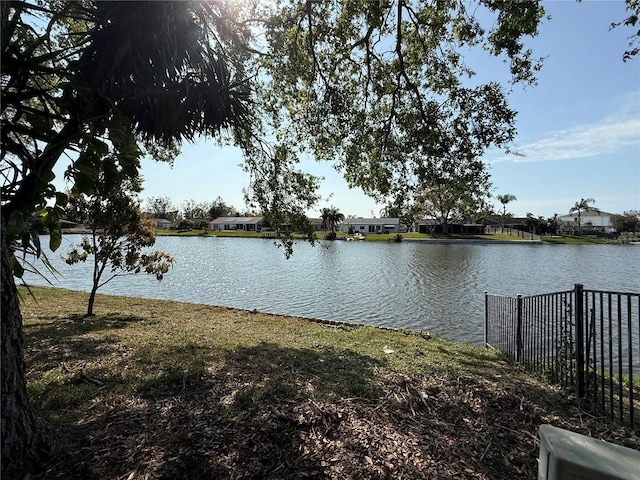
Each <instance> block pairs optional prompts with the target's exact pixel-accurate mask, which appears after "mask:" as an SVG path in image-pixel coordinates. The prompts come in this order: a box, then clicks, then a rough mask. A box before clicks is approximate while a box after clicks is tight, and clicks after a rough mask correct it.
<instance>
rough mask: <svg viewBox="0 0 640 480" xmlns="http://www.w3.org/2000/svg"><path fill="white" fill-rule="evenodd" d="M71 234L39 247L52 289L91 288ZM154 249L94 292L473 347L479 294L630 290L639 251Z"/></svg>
mask: <svg viewBox="0 0 640 480" xmlns="http://www.w3.org/2000/svg"><path fill="white" fill-rule="evenodd" d="M80 238H81V237H80V236H79V235H67V236H65V237H64V239H63V244H62V246H61V247H60V249H59V250H58V251H57V252H55V253H49V254H48V257H49V260H50V261H51V262H52V263H53V264H54V265H55V266H56V268H57V269H58V271H59V272H60V276H59V278H57V279H51V282H52V284H53V285H54V286H59V287H63V288H68V289H72V290H85V291H88V290H90V288H91V265H90V264H89V263H87V264H81V265H74V266H68V265H66V264H65V263H64V261H63V260H62V258H61V256H62V255H64V254H66V252H67V251H68V250H69V249H70V245H71V244H72V243H77V242H79V241H80ZM47 240H48V239H43V244H46V243H47ZM154 248H157V249H160V250H162V251H165V252H167V253H169V254H170V255H172V256H173V257H174V258H175V259H176V263H175V266H174V268H173V269H172V270H170V271H169V273H168V274H167V275H166V276H165V278H164V280H163V281H162V282H158V281H157V280H155V277H152V276H148V275H138V276H129V277H121V278H116V279H114V280H113V281H111V282H110V283H108V284H107V285H105V286H104V287H102V288H101V289H100V290H99V293H110V294H117V295H127V296H136V297H146V298H157V299H170V300H179V301H185V302H194V303H204V304H211V305H223V306H229V307H237V308H243V309H250V310H253V309H257V310H259V311H264V312H271V313H278V314H286V315H295V316H302V317H312V318H321V319H326V320H337V321H345V322H354V323H367V324H372V325H379V326H386V327H396V328H411V329H416V330H424V331H429V332H431V333H433V334H435V335H438V336H442V337H445V338H448V339H450V340H454V341H459V342H466V343H471V344H481V343H482V341H483V331H484V330H483V322H484V318H483V315H484V292H485V291H488V292H489V293H495V294H509V295H512V294H513V295H515V294H518V293H521V294H523V295H533V294H540V293H550V292H555V291H562V290H570V289H571V288H573V286H574V284H575V283H582V284H584V286H585V288H587V289H599V290H613V291H622V292H639V291H640V275H639V271H640V247H639V246H633V245H532V244H526V245H525V244H516V243H513V244H496V245H487V244H473V243H468V244H439V243H430V242H409V241H405V242H401V243H377V242H366V241H365V242H344V241H335V242H325V241H323V242H320V243H319V244H318V245H316V246H310V245H308V244H306V243H303V242H301V243H299V244H297V245H296V247H295V251H294V255H293V257H291V258H290V259H286V258H285V256H284V254H283V252H282V249H280V248H277V247H276V246H274V243H273V241H270V240H263V239H257V238H256V239H254V238H222V237H159V238H158V239H157V242H156V246H155V247H154ZM25 278H26V279H27V280H28V281H29V282H30V283H31V284H36V285H46V282H45V281H44V280H43V279H41V278H38V277H37V276H34V275H27V276H25Z"/></svg>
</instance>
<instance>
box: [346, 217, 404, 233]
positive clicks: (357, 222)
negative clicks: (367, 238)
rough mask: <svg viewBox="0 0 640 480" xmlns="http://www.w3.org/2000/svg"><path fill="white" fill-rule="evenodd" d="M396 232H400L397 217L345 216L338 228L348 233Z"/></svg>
mask: <svg viewBox="0 0 640 480" xmlns="http://www.w3.org/2000/svg"><path fill="white" fill-rule="evenodd" d="M350 229H353V233H365V234H369V233H398V232H400V219H399V218H361V217H359V218H345V219H344V221H343V222H342V224H341V225H340V230H342V231H343V232H344V233H349V231H350Z"/></svg>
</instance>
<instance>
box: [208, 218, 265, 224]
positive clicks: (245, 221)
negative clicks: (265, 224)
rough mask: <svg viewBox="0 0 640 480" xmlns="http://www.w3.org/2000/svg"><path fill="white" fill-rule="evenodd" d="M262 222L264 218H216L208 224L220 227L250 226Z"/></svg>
mask: <svg viewBox="0 0 640 480" xmlns="http://www.w3.org/2000/svg"><path fill="white" fill-rule="evenodd" d="M262 220H264V217H218V218H216V219H214V220H211V222H210V223H215V224H220V225H250V224H254V223H255V224H257V223H260V222H261V221H262Z"/></svg>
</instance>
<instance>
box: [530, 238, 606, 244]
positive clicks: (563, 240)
mask: <svg viewBox="0 0 640 480" xmlns="http://www.w3.org/2000/svg"><path fill="white" fill-rule="evenodd" d="M542 242H543V243H548V244H551V245H600V244H604V243H607V242H606V239H604V238H590V237H571V236H562V237H542Z"/></svg>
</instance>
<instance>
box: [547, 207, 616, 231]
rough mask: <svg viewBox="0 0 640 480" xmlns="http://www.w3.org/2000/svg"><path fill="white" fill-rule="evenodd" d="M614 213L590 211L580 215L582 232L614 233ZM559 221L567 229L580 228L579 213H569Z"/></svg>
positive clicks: (559, 218)
mask: <svg viewBox="0 0 640 480" xmlns="http://www.w3.org/2000/svg"><path fill="white" fill-rule="evenodd" d="M612 215H613V213H607V212H600V211H595V210H592V211H589V212H581V213H580V224H581V226H582V230H583V231H586V232H589V231H591V232H604V233H610V232H612V231H614V228H613V226H612V225H611V217H612ZM558 220H560V221H561V222H563V223H564V225H565V227H568V228H572V227H574V226H575V228H578V213H577V212H575V213H569V214H567V215H560V216H559V217H558Z"/></svg>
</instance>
